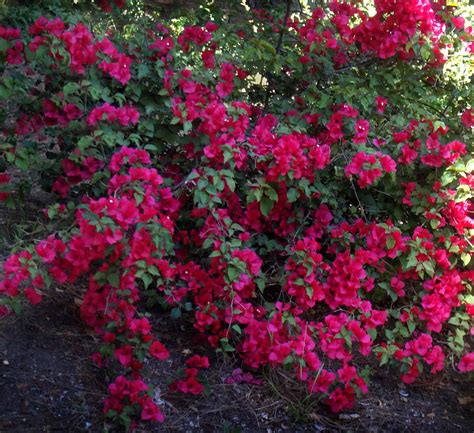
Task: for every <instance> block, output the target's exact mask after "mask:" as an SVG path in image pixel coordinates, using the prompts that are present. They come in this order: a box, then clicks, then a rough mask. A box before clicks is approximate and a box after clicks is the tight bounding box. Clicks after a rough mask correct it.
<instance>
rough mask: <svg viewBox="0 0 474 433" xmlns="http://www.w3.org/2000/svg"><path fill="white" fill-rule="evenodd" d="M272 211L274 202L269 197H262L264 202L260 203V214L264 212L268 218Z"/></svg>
mask: <svg viewBox="0 0 474 433" xmlns="http://www.w3.org/2000/svg"><path fill="white" fill-rule="evenodd" d="M272 209H273V201H272V200H270V199H269V198H268V197H262V200H261V201H260V212H262V215H263V216H265V217H268V215H270V212H271V210H272Z"/></svg>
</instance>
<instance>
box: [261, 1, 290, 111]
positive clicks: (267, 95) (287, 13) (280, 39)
mask: <svg viewBox="0 0 474 433" xmlns="http://www.w3.org/2000/svg"><path fill="white" fill-rule="evenodd" d="M291 2H292V0H286V11H285V18H284V19H283V29H282V30H281V32H280V34H279V36H278V42H277V45H276V47H275V56H278V54H279V53H280V51H281V46H282V43H283V36H284V35H285V33H286V27H287V25H288V18H289V17H290V12H291ZM271 90H272V81H271V80H268V87H267V92H266V93H265V102H264V103H263V112H264V113H265V112H266V111H267V108H268V102H269V101H270V93H271Z"/></svg>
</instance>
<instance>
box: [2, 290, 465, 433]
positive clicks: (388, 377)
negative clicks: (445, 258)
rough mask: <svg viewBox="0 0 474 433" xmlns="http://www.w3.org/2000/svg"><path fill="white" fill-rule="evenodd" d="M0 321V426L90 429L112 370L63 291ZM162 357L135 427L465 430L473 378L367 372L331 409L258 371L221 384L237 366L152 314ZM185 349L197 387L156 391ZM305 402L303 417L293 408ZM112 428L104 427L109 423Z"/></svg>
mask: <svg viewBox="0 0 474 433" xmlns="http://www.w3.org/2000/svg"><path fill="white" fill-rule="evenodd" d="M58 298H59V300H56V301H51V300H50V301H48V302H46V303H44V304H42V305H39V306H37V307H36V308H30V309H28V310H27V311H25V312H24V313H23V314H22V315H21V316H20V317H17V318H8V319H7V320H4V321H3V322H2V323H1V324H0V408H1V411H0V432H2V433H13V432H15V433H16V432H18V433H19V432H35V433H36V432H38V433H40V432H76V431H77V432H79V431H83V432H87V431H91V432H100V431H103V429H104V427H106V425H104V418H103V416H102V414H101V401H102V399H103V397H104V395H105V391H106V383H107V381H108V380H109V379H112V378H113V374H112V373H113V372H110V374H108V372H107V371H106V370H100V369H98V368H96V367H95V366H94V365H93V364H92V362H91V361H90V358H89V356H90V354H91V353H92V352H93V351H94V350H95V348H96V347H97V345H96V342H95V341H94V337H93V336H92V335H90V334H88V330H87V328H86V327H85V326H84V325H83V324H82V323H81V321H80V319H79V317H78V311H77V307H76V306H74V302H73V300H71V299H69V300H68V299H67V296H66V295H65V294H60V295H59V296H58ZM157 325H158V329H160V330H161V333H162V341H163V342H164V343H165V344H166V345H167V346H168V347H169V349H170V351H171V354H172V356H171V358H170V360H169V361H167V362H151V363H149V364H147V366H146V374H147V376H148V377H149V381H150V382H151V383H152V384H153V385H154V386H155V387H156V388H157V390H158V391H157V394H156V397H157V398H160V399H162V401H163V403H162V404H163V408H164V412H165V413H166V421H165V423H164V424H163V425H157V426H152V425H147V426H146V427H144V428H143V429H142V430H138V431H142V432H226V433H238V432H248V433H253V432H256V433H257V432H262V433H271V432H285V431H288V432H345V431H347V432H348V431H353V432H394V433H395V432H418V433H420V432H446V431H448V432H465V433H468V432H474V411H473V409H474V392H473V389H474V387H473V385H474V383H472V382H471V383H469V382H468V381H467V380H466V377H465V376H463V377H461V376H457V375H453V376H449V377H448V376H442V375H441V376H438V377H436V378H434V379H432V381H431V382H428V383H423V384H421V385H419V386H416V387H410V388H409V389H408V390H405V389H403V388H400V387H399V384H398V382H397V381H396V377H395V374H394V373H393V372H390V371H387V372H384V373H383V374H381V375H379V376H376V377H375V378H374V381H373V383H372V385H371V390H370V391H371V392H370V395H369V396H368V397H367V398H365V399H362V400H361V401H359V403H358V405H357V407H356V408H354V410H352V411H350V412H348V413H345V414H342V415H340V416H338V417H337V416H332V415H330V414H329V413H327V412H326V411H325V409H324V408H323V407H321V406H317V405H313V404H312V403H311V402H309V401H304V400H303V398H302V394H301V392H300V390H299V389H298V386H297V384H294V383H292V382H290V381H289V379H287V378H285V377H283V376H279V375H277V374H275V373H266V375H265V383H264V385H262V386H252V385H246V384H240V385H235V384H225V383H224V379H225V378H226V377H227V376H228V375H229V374H230V373H231V372H232V370H233V369H234V368H236V367H237V366H238V365H237V364H234V361H232V360H229V359H227V360H226V359H223V358H216V356H215V355H214V354H213V353H205V351H203V349H201V345H200V343H199V342H198V341H197V340H195V337H193V335H194V333H193V332H192V329H189V328H186V327H185V326H184V324H183V323H180V322H179V321H176V320H174V321H173V320H171V319H170V318H169V317H163V318H162V320H161V323H158V324H157ZM190 353H198V354H207V355H209V356H210V358H211V363H212V367H211V369H210V370H209V371H208V372H207V373H206V378H207V381H208V394H207V396H202V397H195V396H186V395H176V394H175V395H173V394H167V393H166V383H167V382H169V380H171V379H172V377H173V374H174V372H175V371H176V369H177V368H179V367H181V366H182V365H183V361H184V359H185V358H186V357H187V356H189V354H190ZM160 391H162V393H160ZM303 411H306V412H307V413H306V415H305V416H304V417H303V415H302V412H303ZM112 431H113V430H112Z"/></svg>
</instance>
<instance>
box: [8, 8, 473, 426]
mask: <svg viewBox="0 0 474 433" xmlns="http://www.w3.org/2000/svg"><path fill="white" fill-rule="evenodd" d="M99 4H100V6H101V7H102V9H103V10H104V11H105V12H106V13H108V12H110V11H115V12H116V13H119V11H118V10H117V9H122V10H123V11H126V10H127V9H126V5H125V2H124V1H118V0H114V1H113V2H107V1H101V2H99ZM290 6H291V2H289V3H288V7H286V9H285V10H281V11H278V10H276V11H273V13H270V12H269V11H266V10H249V11H248V12H245V15H244V16H243V17H240V18H239V19H236V20H235V21H232V20H231V21H230V22H229V20H228V17H227V16H226V15H225V14H226V11H225V10H221V11H218V10H213V12H212V15H213V17H214V18H213V20H212V21H210V20H209V11H208V9H206V8H202V9H201V10H199V11H197V12H196V15H195V16H193V17H192V18H180V19H178V20H175V21H172V22H171V25H170V26H165V25H164V24H162V23H160V22H158V23H154V22H153V19H152V18H150V17H147V16H146V15H144V16H141V17H140V18H139V21H134V19H135V18H134V16H135V15H133V14H129V15H127V14H124V15H122V16H121V19H123V20H125V21H126V22H127V20H129V21H128V22H127V26H128V27H127V29H128V30H127V31H124V33H123V34H119V33H117V32H113V31H110V30H109V29H108V28H107V26H108V25H109V24H110V22H109V21H108V19H109V16H108V15H104V16H103V17H102V18H101V19H102V21H100V23H99V24H100V25H99V24H97V28H98V29H99V30H98V31H97V32H95V33H94V34H93V33H92V31H91V30H90V27H89V26H88V25H86V24H84V23H81V22H74V23H70V22H65V21H63V20H61V19H60V18H52V19H48V18H45V17H40V18H38V19H37V20H36V21H34V22H33V23H32V24H31V25H30V26H29V28H13V27H8V26H1V27H0V56H1V59H2V61H3V64H2V79H1V83H0V95H1V96H3V97H5V98H6V99H5V101H4V103H2V105H1V110H2V119H3V121H4V122H3V127H2V130H1V135H2V147H1V151H2V155H1V157H2V158H3V166H4V167H5V169H4V172H3V173H1V174H0V188H1V192H0V199H1V200H4V201H7V202H8V203H9V204H11V205H13V204H14V195H13V194H11V192H12V191H14V188H15V185H14V184H13V181H12V180H11V179H10V175H9V170H10V167H11V166H16V167H17V168H20V169H22V170H28V172H29V173H30V174H31V176H32V178H33V179H34V178H35V176H36V177H37V178H38V179H41V182H42V185H43V187H44V188H45V189H47V190H49V191H53V192H55V193H57V195H58V200H59V201H58V203H57V204H54V205H52V206H50V207H49V208H48V209H45V218H46V219H47V220H48V221H51V222H52V223H53V224H54V223H55V224H57V228H58V229H57V230H55V231H54V233H52V234H51V235H50V236H48V237H46V238H45V239H43V240H41V241H39V242H37V243H36V244H34V245H31V246H30V247H28V248H26V249H24V250H21V251H17V252H14V253H13V254H12V255H11V256H10V257H9V258H8V259H7V260H6V261H5V263H4V265H3V279H2V281H1V282H0V293H1V294H2V298H1V306H0V309H1V314H2V315H6V314H9V313H11V312H17V311H19V309H20V307H21V303H22V302H23V300H25V299H26V300H27V301H29V302H30V303H31V304H37V303H39V302H41V300H42V298H43V297H44V296H47V294H48V288H49V287H50V286H51V285H58V284H61V285H66V284H68V285H71V284H74V283H76V282H77V281H78V279H79V278H86V279H87V281H88V285H87V290H86V291H85V292H84V295H83V299H82V303H81V307H80V310H81V315H82V318H83V320H84V321H85V323H87V325H89V326H90V327H91V328H92V329H93V330H94V331H95V332H96V333H97V334H98V335H99V336H100V337H101V339H102V341H103V344H102V346H101V347H100V348H99V349H98V351H97V353H95V354H94V355H93V358H94V360H95V362H96V363H97V364H98V365H105V364H108V363H111V362H115V363H116V364H117V365H119V366H121V372H122V374H121V375H120V376H119V377H117V379H116V380H115V381H114V383H112V384H111V385H110V386H109V392H110V395H109V397H108V398H107V399H106V402H105V412H106V414H107V415H108V416H109V417H112V418H117V419H119V420H120V421H121V422H123V423H124V424H125V425H126V426H127V427H128V426H129V425H131V423H133V422H136V421H137V420H139V419H141V420H143V421H148V420H151V421H161V420H163V414H162V413H161V411H160V408H159V407H157V405H156V402H155V401H154V400H153V394H152V390H151V387H150V386H149V385H147V384H146V382H145V381H146V378H145V377H143V374H142V368H143V366H144V363H145V362H146V359H147V358H150V357H153V358H156V359H158V360H166V359H167V358H168V356H169V352H168V350H167V349H166V347H165V346H164V345H163V344H162V343H161V342H160V341H159V336H158V335H157V334H158V332H157V330H154V329H153V315H154V314H156V311H157V310H156V308H155V307H156V306H158V305H159V306H161V307H164V308H169V309H171V310H172V316H174V317H179V316H180V315H181V314H182V312H183V311H187V312H192V314H191V316H190V317H192V321H193V325H194V327H195V328H196V330H197V331H198V332H199V333H201V334H202V335H203V336H205V339H206V340H207V342H208V343H209V345H210V346H211V347H213V348H215V349H216V350H217V351H221V352H235V353H237V354H238V355H239V356H240V358H241V359H242V363H243V364H244V365H245V366H247V368H251V369H258V368H260V367H263V366H271V367H274V368H285V369H287V370H289V371H291V372H292V373H293V374H294V375H295V376H296V377H297V378H298V379H299V380H301V381H302V382H304V383H305V384H306V385H307V389H308V392H309V393H312V394H314V396H315V398H318V399H320V400H322V401H323V402H325V403H326V404H328V405H329V407H330V408H331V409H332V410H333V411H335V412H338V411H341V410H344V409H347V408H349V407H351V406H352V405H353V404H354V401H355V399H356V397H357V395H360V394H365V393H367V392H368V377H367V373H368V369H367V368H365V367H366V366H371V365H372V366H373V365H374V362H376V363H377V364H378V365H379V366H383V365H385V364H389V365H390V366H392V367H394V368H396V369H398V370H399V371H400V375H401V380H402V381H404V382H405V383H407V384H409V383H413V382H414V381H416V380H417V378H418V377H419V376H420V375H421V374H426V370H428V371H429V372H430V373H437V372H439V371H441V370H443V369H444V368H445V366H446V365H448V364H449V363H450V362H449V363H448V362H447V359H449V360H456V361H457V362H459V363H458V367H457V368H458V369H459V371H463V372H468V371H472V370H473V369H474V363H473V356H474V355H473V352H472V346H471V345H470V344H469V341H468V337H469V335H473V334H474V328H472V327H471V326H472V321H471V320H472V316H473V314H474V298H473V296H472V280H473V277H474V271H473V270H472V264H471V263H472V262H471V261H470V260H471V257H472V254H473V244H472V243H473V238H474V216H473V212H474V203H473V201H472V197H473V194H472V188H473V187H474V173H473V172H474V160H473V159H472V151H473V148H472V127H473V126H474V118H473V115H472V108H471V107H469V106H468V105H467V104H468V101H469V99H470V98H471V97H472V95H471V93H470V92H471V89H472V86H469V85H468V80H469V78H466V75H465V74H463V71H464V72H465V71H466V70H469V69H468V68H469V67H470V66H469V62H472V60H471V59H470V56H471V55H472V52H473V49H474V44H473V41H474V38H473V35H474V32H473V29H472V27H471V26H470V25H469V23H468V22H467V21H466V20H465V17H463V16H462V15H460V14H459V13H460V12H459V10H458V9H456V8H453V7H450V6H447V5H446V4H445V2H444V1H442V0H440V1H434V0H433V1H430V0H418V1H416V2H414V1H411V0H410V1H408V0H407V1H400V2H396V3H395V2H390V1H384V0H375V1H374V2H373V3H371V4H369V2H355V1H354V2H351V1H341V0H334V1H332V2H330V4H329V6H327V7H326V8H325V9H322V8H317V9H315V10H313V11H311V13H310V14H306V13H304V12H300V13H299V12H297V11H293V10H292V9H291V7H290ZM241 13H242V14H244V12H241ZM127 17H128V18H127ZM144 24H145V25H144ZM100 29H103V31H102V30H100ZM453 57H456V59H458V62H457V63H453V61H452V58H453ZM471 64H472V63H471ZM456 74H458V75H456ZM471 101H472V99H471ZM64 222H65V223H64ZM471 344H472V343H471ZM354 360H357V362H354ZM208 367H209V361H208V360H207V358H203V357H199V356H193V357H192V358H190V359H189V360H188V361H187V363H186V368H185V369H184V372H183V375H182V377H181V378H179V380H176V381H175V382H173V384H172V385H171V387H170V389H171V390H172V391H175V392H186V393H192V394H199V393H201V392H202V391H203V389H204V387H203V385H202V383H201V382H200V380H199V371H200V369H203V368H204V369H205V368H208Z"/></svg>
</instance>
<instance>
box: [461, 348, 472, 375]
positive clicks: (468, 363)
mask: <svg viewBox="0 0 474 433" xmlns="http://www.w3.org/2000/svg"><path fill="white" fill-rule="evenodd" d="M458 368H459V371H462V372H463V373H467V372H469V371H474V352H470V353H467V354H466V355H464V356H463V357H462V358H461V361H459V364H458Z"/></svg>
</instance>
